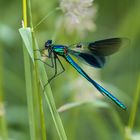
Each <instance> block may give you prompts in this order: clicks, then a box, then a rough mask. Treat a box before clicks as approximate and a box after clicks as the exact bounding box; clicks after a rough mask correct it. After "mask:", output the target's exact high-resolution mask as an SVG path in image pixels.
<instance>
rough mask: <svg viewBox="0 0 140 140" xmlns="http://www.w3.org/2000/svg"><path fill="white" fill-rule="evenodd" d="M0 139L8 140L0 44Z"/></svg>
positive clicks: (0, 48) (1, 48)
mask: <svg viewBox="0 0 140 140" xmlns="http://www.w3.org/2000/svg"><path fill="white" fill-rule="evenodd" d="M0 56H1V59H0V139H3V140H8V132H7V126H6V118H5V108H4V101H3V72H4V71H3V47H2V46H0Z"/></svg>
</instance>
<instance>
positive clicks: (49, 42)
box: [45, 40, 52, 49]
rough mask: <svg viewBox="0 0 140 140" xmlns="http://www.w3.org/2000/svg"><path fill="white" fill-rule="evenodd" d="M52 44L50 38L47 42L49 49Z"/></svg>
mask: <svg viewBox="0 0 140 140" xmlns="http://www.w3.org/2000/svg"><path fill="white" fill-rule="evenodd" d="M51 45H52V40H48V41H47V42H45V48H46V49H48V48H50V47H51Z"/></svg>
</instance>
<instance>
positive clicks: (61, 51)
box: [45, 38, 128, 110]
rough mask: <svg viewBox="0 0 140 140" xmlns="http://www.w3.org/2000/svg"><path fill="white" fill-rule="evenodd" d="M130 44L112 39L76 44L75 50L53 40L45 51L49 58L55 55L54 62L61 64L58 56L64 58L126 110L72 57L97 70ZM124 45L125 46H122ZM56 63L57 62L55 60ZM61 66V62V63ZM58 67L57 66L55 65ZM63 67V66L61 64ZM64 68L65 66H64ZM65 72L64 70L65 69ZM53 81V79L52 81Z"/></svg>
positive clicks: (124, 107)
mask: <svg viewBox="0 0 140 140" xmlns="http://www.w3.org/2000/svg"><path fill="white" fill-rule="evenodd" d="M127 42H128V40H127V39H123V38H110V39H105V40H100V41H95V42H91V43H80V44H75V45H74V48H69V47H67V46H64V45H53V44H52V41H51V40H48V41H47V42H46V43H45V49H48V53H49V56H51V53H53V54H54V56H55V57H54V60H55V59H57V60H58V61H59V62H60V60H59V58H58V57H57V55H58V56H61V57H63V58H64V59H65V60H66V61H67V62H68V63H69V64H70V65H72V66H73V67H74V68H75V69H76V70H77V71H78V72H79V73H80V74H81V75H82V76H83V77H84V78H86V79H87V80H88V81H89V82H90V83H91V84H92V85H94V87H95V88H97V90H98V91H99V92H100V93H101V94H103V95H105V96H107V97H109V98H110V99H111V100H112V101H113V102H115V103H116V104H117V105H118V106H119V107H121V108H122V109H124V110H126V109H127V108H126V106H125V105H124V104H123V103H121V102H120V101H119V100H118V99H117V98H116V97H115V96H113V95H112V94H111V93H110V92H108V91H107V90H106V89H104V88H103V87H102V86H100V85H99V84H98V83H97V82H95V81H94V80H93V79H91V78H90V77H89V76H88V75H87V74H86V73H85V72H84V70H83V69H82V68H81V67H80V66H79V65H78V64H77V63H75V61H74V60H73V59H72V57H71V55H73V56H75V57H76V58H77V59H78V60H81V62H84V63H85V64H88V65H90V66H93V67H96V68H102V67H103V66H104V63H105V57H106V56H108V55H111V54H113V53H115V52H116V51H117V50H118V49H119V48H120V47H121V46H122V45H125V44H126V43H127ZM122 43H123V44H122ZM55 63H56V60H55ZM60 64H61V62H60ZM55 65H56V64H55ZM61 66H62V64H61ZM62 68H63V66H62ZM63 70H64V68H63ZM55 75H56V74H55ZM51 80H52V79H51Z"/></svg>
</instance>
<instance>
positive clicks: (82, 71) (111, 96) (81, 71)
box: [64, 54, 126, 110]
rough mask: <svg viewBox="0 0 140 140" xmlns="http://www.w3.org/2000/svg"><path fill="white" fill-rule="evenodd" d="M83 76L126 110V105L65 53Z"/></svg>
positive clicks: (66, 57)
mask: <svg viewBox="0 0 140 140" xmlns="http://www.w3.org/2000/svg"><path fill="white" fill-rule="evenodd" d="M64 58H65V59H66V60H67V61H68V62H69V63H70V64H71V65H72V66H73V67H74V68H75V69H76V70H77V71H78V72H79V73H80V74H81V75H82V76H83V77H85V78H86V79H87V80H88V81H89V82H90V83H91V84H92V85H94V86H95V87H96V88H97V89H98V90H99V91H100V93H102V94H103V95H106V96H107V97H109V98H110V99H111V100H112V101H114V102H115V103H116V104H117V105H119V106H120V107H121V108H123V109H124V110H126V106H125V105H124V104H123V103H121V102H120V101H119V100H118V99H117V98H116V97H114V96H113V95H112V94H111V93H109V92H108V91H107V90H106V89H104V88H103V87H102V86H100V85H99V84H98V83H96V82H95V81H94V80H93V79H91V78H90V77H89V76H88V75H87V74H86V73H85V72H84V70H83V69H82V68H81V67H80V66H79V65H78V64H77V63H75V62H74V60H73V59H72V58H71V57H70V55H68V54H67V55H65V57H64Z"/></svg>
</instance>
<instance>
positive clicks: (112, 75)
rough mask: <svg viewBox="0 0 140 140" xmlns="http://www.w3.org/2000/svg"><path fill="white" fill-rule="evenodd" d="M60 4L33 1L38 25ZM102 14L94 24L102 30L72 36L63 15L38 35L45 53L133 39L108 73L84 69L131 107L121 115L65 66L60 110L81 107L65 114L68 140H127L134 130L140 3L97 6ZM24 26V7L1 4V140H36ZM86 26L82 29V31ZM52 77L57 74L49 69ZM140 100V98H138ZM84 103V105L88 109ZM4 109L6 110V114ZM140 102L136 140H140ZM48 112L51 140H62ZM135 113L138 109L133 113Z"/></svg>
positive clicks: (58, 92)
mask: <svg viewBox="0 0 140 140" xmlns="http://www.w3.org/2000/svg"><path fill="white" fill-rule="evenodd" d="M59 3H60V1H57V0H52V1H49V0H40V1H38V0H32V14H33V24H34V25H36V24H37V23H38V22H39V21H40V20H41V19H42V18H43V17H44V16H46V15H47V14H48V13H49V12H50V11H52V10H53V9H55V8H56V7H59ZM94 6H95V7H96V9H97V12H96V17H95V19H91V20H94V23H95V24H96V30H95V31H92V30H91V31H90V30H86V31H84V33H83V34H81V32H78V31H73V32H71V33H69V32H68V31H67V29H66V27H67V28H69V24H67V25H66V24H65V26H64V25H63V24H64V23H63V22H62V21H61V18H62V17H63V16H64V12H63V11H61V10H60V11H58V12H55V13H54V14H52V15H51V16H50V17H48V18H47V19H46V20H45V21H44V22H43V23H41V24H40V25H39V26H38V27H37V28H36V30H35V35H36V38H37V40H38V43H39V47H40V48H43V47H44V42H45V41H46V40H47V39H54V41H55V43H58V44H66V45H67V44H73V43H76V42H80V41H94V40H100V39H105V38H111V37H116V36H117V37H127V38H129V39H130V41H131V43H130V44H129V45H128V46H127V47H125V48H122V49H121V50H120V51H119V52H118V53H116V54H114V55H112V56H111V57H109V58H108V59H107V61H108V62H107V64H106V65H105V67H104V68H103V69H102V70H99V69H93V68H90V67H88V66H86V65H85V67H84V65H82V67H83V68H84V70H85V71H86V72H87V73H89V75H90V76H91V77H92V78H94V79H95V80H97V81H99V83H101V84H102V85H103V86H104V87H105V88H106V89H108V90H109V91H111V92H112V93H113V95H115V96H116V97H118V98H119V99H120V100H121V101H122V102H123V103H124V104H125V105H126V106H127V107H128V109H127V111H123V110H121V109H120V108H119V107H117V106H116V105H115V104H113V103H112V102H110V101H109V100H107V99H104V97H102V96H100V93H99V92H98V91H96V90H95V88H94V87H93V86H92V85H90V84H89V83H88V82H87V81H86V80H85V79H84V78H82V77H81V76H80V75H79V74H78V73H77V72H76V71H75V70H74V69H73V68H72V67H71V66H69V65H68V64H67V63H66V62H65V61H63V59H62V62H63V64H64V67H65V68H66V71H65V73H63V74H62V75H61V76H59V77H58V78H56V79H55V80H53V81H52V83H51V88H52V91H53V96H54V99H55V103H56V107H57V108H60V107H61V106H63V107H65V104H67V103H79V104H80V105H77V106H75V107H73V108H70V109H66V110H65V111H63V112H60V116H61V118H62V121H63V124H64V128H65V130H66V134H67V136H68V140H77V139H78V140H87V139H88V140H112V139H114V140H124V139H126V138H125V135H129V132H128V131H126V128H127V126H128V125H129V120H130V115H131V109H132V108H133V103H134V102H136V101H134V98H135V96H136V93H137V92H140V90H139V91H136V89H138V88H139V87H140V82H139V81H138V77H139V76H140V47H139V45H140V37H139V36H140V1H139V0H133V1H132V0H123V1H122V0H117V1H113V0H95V1H94V2H93V7H92V8H95V7H94ZM21 21H22V1H19V0H14V1H13V0H12V1H8V0H1V1H0V119H1V120H0V122H1V123H0V125H1V126H0V129H1V130H0V139H2V137H3V134H2V133H1V132H2V129H3V127H2V126H6V127H7V128H5V127H4V129H5V130H4V132H5V133H6V132H7V133H8V137H9V139H10V140H19V139H20V140H25V139H26V140H28V139H30V133H29V122H28V111H27V98H26V92H25V77H24V62H23V49H22V40H21V37H20V34H19V31H18V29H19V28H20V27H21ZM80 26H82V24H81V25H80ZM47 73H48V76H49V77H50V76H51V75H52V70H51V69H48V68H47ZM136 99H138V96H137V98H136ZM82 102H84V104H83V103H82ZM3 105H4V109H3ZM139 105H140V102H139V100H138V104H137V110H136V112H135V113H136V114H135V113H134V114H135V115H136V117H135V118H134V126H133V129H132V135H131V136H130V137H131V138H130V139H135V140H138V139H140V119H139V117H140V108H139ZM44 106H45V107H46V118H45V119H46V128H47V132H46V135H47V139H48V140H57V139H59V138H58V136H57V132H56V129H55V127H54V125H53V121H52V119H51V115H50V114H49V111H48V107H47V104H44ZM133 109H134V108H133Z"/></svg>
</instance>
